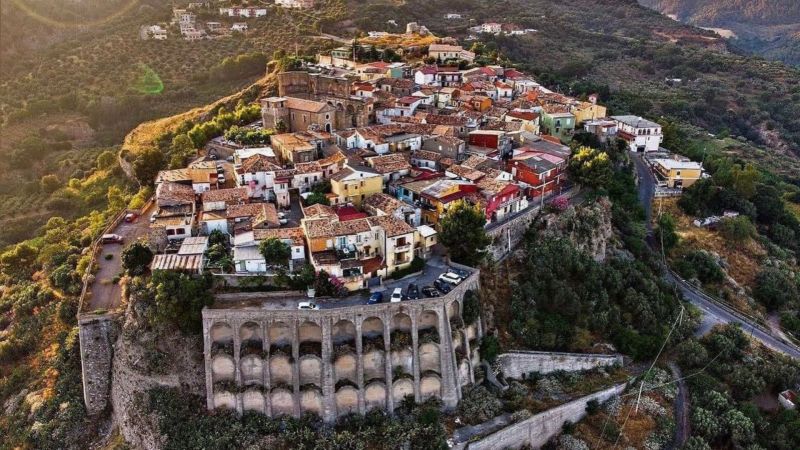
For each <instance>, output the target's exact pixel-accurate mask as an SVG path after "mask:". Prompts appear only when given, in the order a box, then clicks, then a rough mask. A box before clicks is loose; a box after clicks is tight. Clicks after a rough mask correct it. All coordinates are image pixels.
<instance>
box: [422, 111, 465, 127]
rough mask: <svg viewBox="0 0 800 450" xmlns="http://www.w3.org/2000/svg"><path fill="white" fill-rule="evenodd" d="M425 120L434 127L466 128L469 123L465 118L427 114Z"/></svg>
mask: <svg viewBox="0 0 800 450" xmlns="http://www.w3.org/2000/svg"><path fill="white" fill-rule="evenodd" d="M423 120H425V122H426V123H430V124H433V125H450V126H456V127H465V126H467V121H468V119H467V118H466V117H463V116H456V115H442V114H426V115H425V118H424V119H423Z"/></svg>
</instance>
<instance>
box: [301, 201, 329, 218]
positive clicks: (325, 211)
mask: <svg viewBox="0 0 800 450" xmlns="http://www.w3.org/2000/svg"><path fill="white" fill-rule="evenodd" d="M303 215H304V216H305V217H306V218H308V219H313V218H320V217H335V216H336V212H335V211H334V210H333V208H331V207H330V206H328V205H321V204H319V203H316V204H313V205H311V206H307V207H305V208H303Z"/></svg>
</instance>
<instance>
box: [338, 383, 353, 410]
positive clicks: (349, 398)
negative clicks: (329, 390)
mask: <svg viewBox="0 0 800 450" xmlns="http://www.w3.org/2000/svg"><path fill="white" fill-rule="evenodd" d="M357 412H358V391H357V390H356V388H354V387H353V386H344V387H342V388H340V389H339V390H338V391H336V414H337V415H338V416H344V415H347V414H351V413H357Z"/></svg>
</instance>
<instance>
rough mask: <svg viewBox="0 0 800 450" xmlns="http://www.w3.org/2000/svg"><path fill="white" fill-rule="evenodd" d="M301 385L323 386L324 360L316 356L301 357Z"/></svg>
mask: <svg viewBox="0 0 800 450" xmlns="http://www.w3.org/2000/svg"><path fill="white" fill-rule="evenodd" d="M299 364H300V385H301V386H302V385H304V384H314V385H316V386H318V387H319V386H322V359H321V358H319V357H317V356H315V355H304V356H301V357H300V361H299Z"/></svg>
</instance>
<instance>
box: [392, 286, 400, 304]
mask: <svg viewBox="0 0 800 450" xmlns="http://www.w3.org/2000/svg"><path fill="white" fill-rule="evenodd" d="M389 301H390V302H392V303H397V302H400V301H403V290H402V289H400V288H394V292H392V297H391V298H390V299H389Z"/></svg>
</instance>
